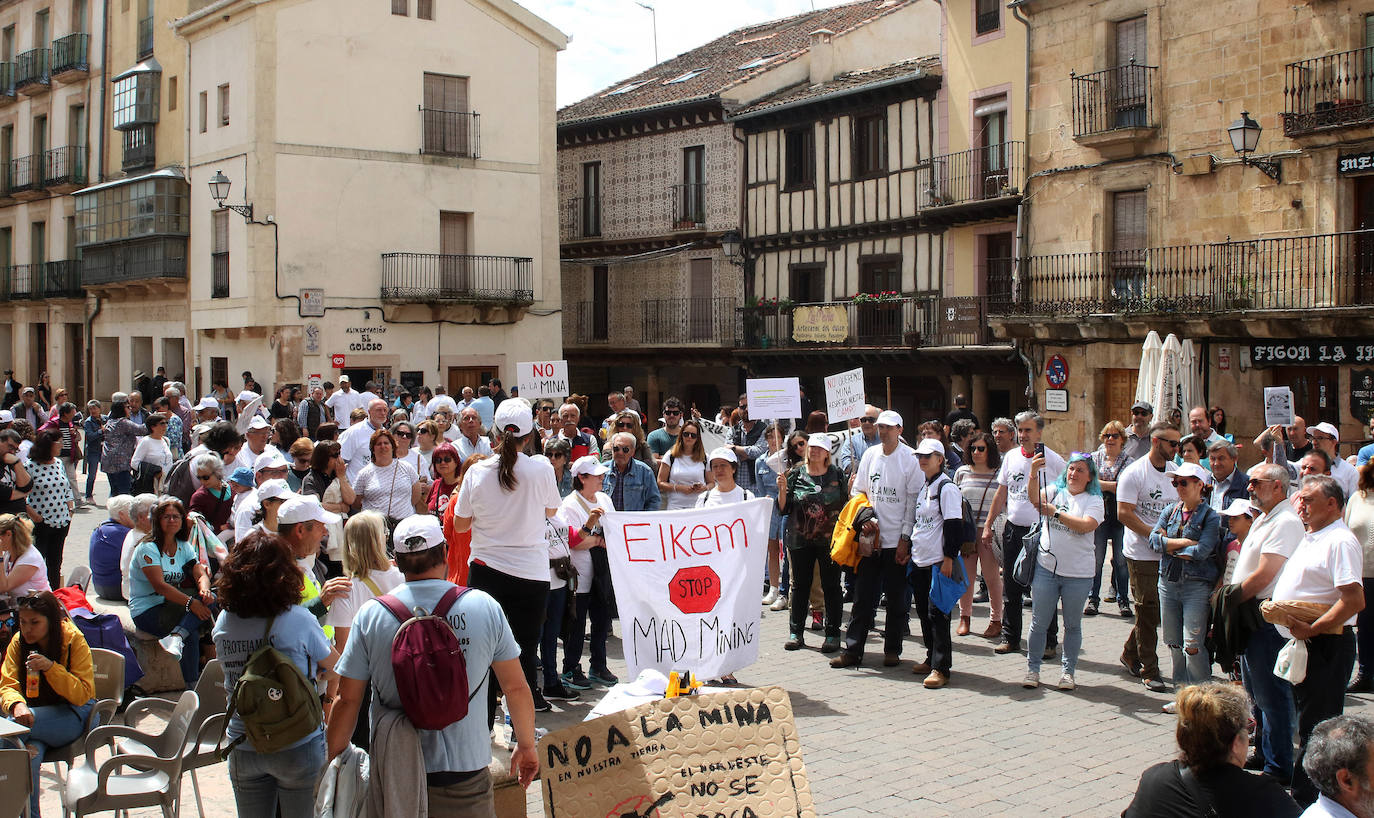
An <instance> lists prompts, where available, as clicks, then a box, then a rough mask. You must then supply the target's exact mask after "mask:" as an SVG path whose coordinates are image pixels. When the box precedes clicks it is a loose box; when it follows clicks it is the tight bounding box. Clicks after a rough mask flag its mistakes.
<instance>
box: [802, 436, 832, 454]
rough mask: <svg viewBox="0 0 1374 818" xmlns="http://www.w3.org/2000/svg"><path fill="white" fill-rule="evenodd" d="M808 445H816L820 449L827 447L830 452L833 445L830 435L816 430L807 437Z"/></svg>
mask: <svg viewBox="0 0 1374 818" xmlns="http://www.w3.org/2000/svg"><path fill="white" fill-rule="evenodd" d="M806 445H808V446H815V447H816V448H818V449H825V450H826V451H827V452H828V451H830V447H831V443H830V435H827V434H825V433H824V432H816V433H815V434H813V435H811V436H810V437H808V438H807V439H806Z"/></svg>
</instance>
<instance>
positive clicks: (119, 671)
mask: <svg viewBox="0 0 1374 818" xmlns="http://www.w3.org/2000/svg"><path fill="white" fill-rule="evenodd" d="M91 664H92V665H93V666H94V669H95V706H93V707H92V708H91V712H90V713H89V714H88V715H87V716H86V726H85V728H84V729H83V730H82V731H81V735H80V736H78V737H77V739H76V741H73V742H72V743H71V744H66V745H63V746H61V747H51V748H49V749H48V751H47V752H46V753H44V754H43V761H44V762H48V761H51V762H52V764H53V770H54V772H56V773H57V780H58V782H59V786H60V783H61V782H62V781H63V780H64V779H65V777H64V776H63V775H62V768H61V767H60V766H59V765H61V764H66V765H67V767H68V768H70V767H71V766H72V764H73V763H74V762H75V761H76V759H78V758H80V757H81V754H82V753H84V752H85V751H86V735H87V734H88V733H90V732H91V731H92V730H94V729H95V728H97V727H99V726H100V725H102V724H107V723H109V722H110V720H111V719H113V718H114V714H115V711H117V710H118V709H119V703H120V702H121V701H122V700H123V698H124V657H123V656H122V655H121V654H120V653H119V652H117V651H113V650H106V649H105V648H91ZM64 812H65V810H64Z"/></svg>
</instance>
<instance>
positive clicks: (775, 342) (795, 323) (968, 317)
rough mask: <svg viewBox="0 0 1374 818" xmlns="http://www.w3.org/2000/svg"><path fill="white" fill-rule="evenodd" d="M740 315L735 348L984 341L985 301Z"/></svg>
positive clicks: (901, 302) (762, 310)
mask: <svg viewBox="0 0 1374 818" xmlns="http://www.w3.org/2000/svg"><path fill="white" fill-rule="evenodd" d="M739 314H740V326H741V328H742V332H741V339H740V343H739V346H741V347H743V348H745V349H770V348H787V347H795V348H828V349H852V348H854V347H870V348H873V347H877V348H887V349H906V348H916V347H935V346H975V345H981V344H984V343H986V342H987V341H986V337H987V336H986V334H985V326H986V321H985V320H984V318H985V316H986V305H985V300H984V298H983V297H981V296H967V297H959V298H953V297H943V296H938V295H925V296H909V297H903V298H894V299H892V300H889V301H882V302H866V303H856V302H854V301H830V302H824V303H818V304H795V305H792V306H788V307H741V308H740V309H739Z"/></svg>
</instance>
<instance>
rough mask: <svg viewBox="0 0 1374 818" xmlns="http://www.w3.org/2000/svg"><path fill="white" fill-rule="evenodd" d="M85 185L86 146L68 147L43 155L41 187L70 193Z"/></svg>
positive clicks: (55, 149) (55, 191)
mask: <svg viewBox="0 0 1374 818" xmlns="http://www.w3.org/2000/svg"><path fill="white" fill-rule="evenodd" d="M85 184H86V146H85V145H68V146H67V147H65V148H53V149H52V150H50V151H48V152H47V153H45V154H43V187H45V188H47V189H48V190H51V191H52V192H54V193H70V192H71V191H73V190H76V189H77V188H80V187H84V186H85Z"/></svg>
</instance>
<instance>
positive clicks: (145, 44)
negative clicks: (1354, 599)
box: [138, 17, 153, 59]
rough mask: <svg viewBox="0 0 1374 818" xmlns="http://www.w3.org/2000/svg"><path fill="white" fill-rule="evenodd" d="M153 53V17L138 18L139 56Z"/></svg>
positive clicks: (141, 57)
mask: <svg viewBox="0 0 1374 818" xmlns="http://www.w3.org/2000/svg"><path fill="white" fill-rule="evenodd" d="M152 53H153V18H151V17H140V18H139V20H138V58H139V59H143V58H144V57H147V56H150V55H151V54H152Z"/></svg>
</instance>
